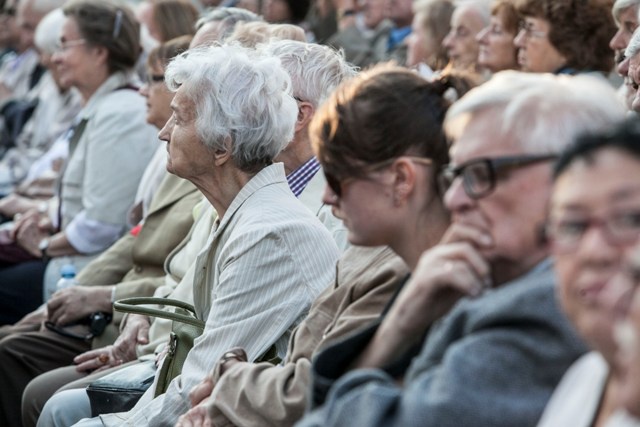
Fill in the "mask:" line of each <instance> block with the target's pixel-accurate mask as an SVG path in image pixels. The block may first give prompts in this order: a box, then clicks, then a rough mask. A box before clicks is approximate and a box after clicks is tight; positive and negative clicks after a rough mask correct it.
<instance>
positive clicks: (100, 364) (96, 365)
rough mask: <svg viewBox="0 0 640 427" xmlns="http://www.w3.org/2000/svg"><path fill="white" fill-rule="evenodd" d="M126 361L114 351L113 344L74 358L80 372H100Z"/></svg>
mask: <svg viewBox="0 0 640 427" xmlns="http://www.w3.org/2000/svg"><path fill="white" fill-rule="evenodd" d="M124 362H125V361H124V360H122V359H119V358H118V357H117V356H116V355H115V354H114V353H113V346H112V345H108V346H106V347H102V348H99V349H96V350H90V351H87V352H84V353H82V354H79V355H78V356H76V357H75V358H74V359H73V363H75V364H76V365H77V366H76V371H78V372H100V371H103V370H105V369H109V368H112V367H114V366H119V365H122V364H123V363H124Z"/></svg>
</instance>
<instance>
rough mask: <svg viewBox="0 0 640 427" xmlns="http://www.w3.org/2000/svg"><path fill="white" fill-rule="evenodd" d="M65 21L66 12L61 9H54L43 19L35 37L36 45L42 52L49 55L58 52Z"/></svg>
mask: <svg viewBox="0 0 640 427" xmlns="http://www.w3.org/2000/svg"><path fill="white" fill-rule="evenodd" d="M64 20H65V17H64V12H63V11H62V9H60V8H57V9H53V10H52V11H51V12H49V13H47V14H46V15H45V17H44V18H42V20H41V21H40V23H39V24H38V27H37V28H36V32H35V34H34V35H33V41H34V44H35V45H36V46H37V47H38V49H39V50H40V51H42V52H43V53H46V54H49V55H53V54H54V53H55V52H56V50H57V46H56V45H57V44H58V39H59V38H60V33H61V32H62V25H64Z"/></svg>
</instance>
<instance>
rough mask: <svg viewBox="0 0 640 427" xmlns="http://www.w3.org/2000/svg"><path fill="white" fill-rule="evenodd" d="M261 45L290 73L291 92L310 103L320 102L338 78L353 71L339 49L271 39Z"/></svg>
mask: <svg viewBox="0 0 640 427" xmlns="http://www.w3.org/2000/svg"><path fill="white" fill-rule="evenodd" d="M264 49H266V51H267V52H268V53H269V54H271V55H273V56H275V57H277V58H279V59H280V62H281V63H282V66H283V67H284V69H285V70H286V71H287V72H288V73H289V76H290V77H291V83H292V84H293V93H294V95H295V96H296V97H297V98H300V99H302V100H304V101H307V102H310V103H311V104H313V106H314V107H318V106H319V105H320V104H322V103H323V102H324V101H325V100H326V99H327V98H328V97H329V95H331V93H332V92H333V91H334V90H335V88H336V87H338V85H339V84H340V83H342V81H344V80H346V79H348V78H351V77H353V76H355V75H356V72H357V71H356V67H354V66H353V65H351V64H349V63H348V62H347V61H346V60H345V59H344V54H343V53H342V52H338V51H336V50H335V49H332V48H330V47H328V46H322V45H319V44H316V43H304V42H299V41H295V40H273V41H271V42H270V43H269V44H267V45H266V46H264Z"/></svg>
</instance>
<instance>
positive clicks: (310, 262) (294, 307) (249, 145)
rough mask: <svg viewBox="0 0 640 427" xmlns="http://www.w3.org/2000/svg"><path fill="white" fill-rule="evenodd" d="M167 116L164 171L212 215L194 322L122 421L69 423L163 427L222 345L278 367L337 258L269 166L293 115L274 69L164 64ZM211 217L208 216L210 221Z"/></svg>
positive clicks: (246, 60)
mask: <svg viewBox="0 0 640 427" xmlns="http://www.w3.org/2000/svg"><path fill="white" fill-rule="evenodd" d="M165 77H166V82H167V85H168V86H169V88H170V89H171V90H173V91H175V98H174V100H173V102H172V103H171V108H172V110H173V114H172V116H171V118H170V119H169V121H168V122H167V124H166V125H165V127H164V128H163V129H162V130H161V131H160V139H162V140H164V141H167V150H168V153H169V155H168V160H167V169H168V170H169V171H170V172H171V173H174V174H176V175H178V176H180V177H182V178H185V179H188V180H189V181H191V182H192V183H193V184H194V185H195V186H196V187H198V189H199V190H200V191H201V192H202V193H203V194H204V195H205V197H206V199H207V200H208V201H209V202H210V204H211V205H212V207H213V209H215V211H216V212H217V214H218V220H217V221H216V225H215V226H214V228H213V230H212V231H211V235H210V236H209V240H208V242H207V245H206V248H205V249H204V250H203V251H202V252H201V253H200V255H199V256H198V258H197V260H196V273H195V278H194V284H193V287H194V301H195V303H196V311H197V314H198V317H199V318H201V319H203V320H205V321H206V326H205V329H204V333H203V334H202V335H201V336H200V337H199V338H198V339H196V341H195V345H194V347H193V349H192V350H191V352H190V353H189V355H188V357H187V359H186V361H185V364H184V367H183V370H182V375H180V376H178V377H176V378H175V379H174V380H173V381H172V382H171V384H170V385H169V388H168V389H167V392H166V393H165V394H163V395H160V396H158V397H157V398H155V399H153V400H151V401H150V400H149V398H148V397H151V396H152V395H153V393H154V391H155V390H154V389H155V387H154V386H152V387H151V388H150V389H149V391H148V395H145V396H143V397H142V398H141V400H140V402H138V404H137V405H136V407H134V408H133V409H132V410H131V411H130V412H128V413H124V414H109V415H101V416H100V418H99V419H98V418H94V419H91V420H84V421H81V422H80V423H79V424H78V425H118V426H120V425H136V426H148V425H153V426H156V425H173V424H175V422H176V421H177V419H178V416H179V415H180V414H181V413H184V412H186V411H187V410H188V409H189V396H188V393H189V391H190V390H191V388H192V387H193V386H194V385H195V384H198V383H199V382H200V380H201V379H202V378H203V377H204V376H205V374H206V373H207V372H209V371H210V370H211V369H212V368H213V366H214V365H215V362H216V361H217V360H218V359H219V358H220V357H221V356H222V353H223V352H225V351H226V350H228V349H229V348H231V347H233V346H242V347H244V348H245V349H246V352H247V355H248V357H249V360H255V359H257V358H258V357H260V356H261V355H262V354H263V353H265V352H266V351H267V350H269V349H270V348H271V347H272V346H273V345H274V344H275V348H276V349H277V352H278V355H279V356H280V357H284V355H285V352H286V345H287V340H288V337H289V335H290V332H291V330H292V329H293V327H294V326H295V325H296V324H297V323H298V322H299V321H300V320H301V319H302V318H303V316H304V315H305V313H306V311H307V310H308V308H309V306H310V304H311V302H312V301H313V300H314V298H315V297H316V296H317V295H318V294H319V293H320V291H322V290H323V288H324V287H325V286H326V284H327V283H330V281H331V280H333V275H334V271H335V268H334V266H335V262H336V260H337V258H338V255H339V251H338V248H337V246H336V245H335V243H334V242H333V239H332V237H331V235H330V234H329V232H328V231H327V230H326V229H325V228H324V227H323V226H322V224H321V223H320V222H319V221H318V220H317V219H316V218H315V217H314V216H313V214H312V213H311V212H310V211H309V210H308V209H307V208H305V207H304V206H303V205H302V204H301V203H300V202H299V201H298V200H297V199H296V198H295V196H294V195H293V193H292V192H291V190H290V189H289V187H288V186H287V181H286V178H285V174H284V167H283V165H282V164H281V163H275V164H273V163H272V160H273V158H274V157H275V156H276V155H277V154H278V153H279V152H280V151H281V150H282V149H283V148H284V147H285V146H286V145H287V143H288V142H289V141H290V140H291V138H292V136H293V130H294V124H295V121H296V117H297V113H298V109H297V106H296V101H295V100H294V98H293V97H292V95H291V81H290V78H289V76H288V75H287V73H286V72H285V71H284V69H283V68H282V67H281V65H280V63H279V61H278V59H276V58H274V57H271V56H266V55H265V54H263V53H260V52H258V51H250V50H247V49H244V48H240V47H238V46H221V47H213V48H207V49H203V50H202V49H201V50H192V51H189V52H187V53H185V54H183V55H181V56H179V57H178V58H176V59H175V60H174V61H173V62H172V63H170V64H169V66H168V68H167V70H166V75H165ZM212 214H213V212H212Z"/></svg>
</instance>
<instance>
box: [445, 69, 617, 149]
mask: <svg viewBox="0 0 640 427" xmlns="http://www.w3.org/2000/svg"><path fill="white" fill-rule="evenodd" d="M491 110H493V112H494V114H495V116H496V119H497V121H498V120H499V123H500V125H499V129H498V131H499V133H500V134H501V135H503V136H504V137H505V138H513V139H514V142H516V143H517V144H519V145H520V146H521V148H522V149H523V151H524V152H526V153H536V154H549V153H558V152H560V151H561V150H563V149H564V148H565V147H566V146H567V145H569V144H570V143H571V142H572V141H573V140H574V139H575V138H576V137H577V136H578V135H580V134H582V133H587V132H597V131H601V130H603V129H606V128H608V127H609V126H611V125H613V124H614V123H616V122H618V121H620V120H622V119H623V118H624V115H625V107H624V105H623V103H622V101H621V100H620V99H619V98H618V97H617V96H616V93H615V90H614V89H613V88H612V87H611V85H610V84H609V83H608V82H607V81H606V80H605V79H603V78H601V77H596V76H593V75H580V76H554V75H552V74H536V73H522V72H517V71H503V72H500V73H497V74H496V75H494V77H493V78H492V79H491V80H490V81H489V82H487V83H485V84H484V85H482V86H479V87H477V88H475V89H472V90H471V91H470V92H469V93H467V94H466V95H465V96H463V97H462V98H461V99H460V100H459V101H458V102H456V103H455V104H453V105H452V106H451V108H450V109H449V111H448V113H447V116H446V118H445V129H447V130H449V129H450V126H451V124H452V122H455V121H456V119H458V118H467V119H473V115H474V114H477V113H480V112H482V111H491ZM465 116H466V117H465ZM494 125H495V122H494V123H490V124H488V126H494ZM448 133H450V132H448Z"/></svg>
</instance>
